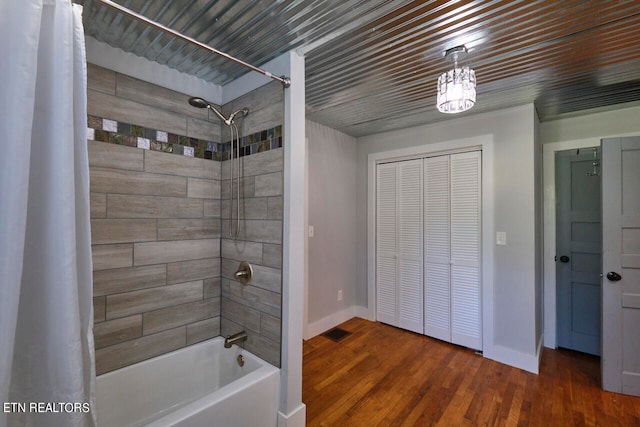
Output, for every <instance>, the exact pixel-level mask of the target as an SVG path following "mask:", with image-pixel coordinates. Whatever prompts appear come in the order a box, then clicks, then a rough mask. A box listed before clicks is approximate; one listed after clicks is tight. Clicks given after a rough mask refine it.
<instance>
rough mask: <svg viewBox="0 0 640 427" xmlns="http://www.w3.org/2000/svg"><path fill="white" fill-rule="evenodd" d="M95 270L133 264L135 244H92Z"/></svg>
mask: <svg viewBox="0 0 640 427" xmlns="http://www.w3.org/2000/svg"><path fill="white" fill-rule="evenodd" d="M91 255H92V256H91V258H92V260H93V271H96V270H106V269H110V268H122V267H131V266H133V245H132V244H117V245H92V246H91Z"/></svg>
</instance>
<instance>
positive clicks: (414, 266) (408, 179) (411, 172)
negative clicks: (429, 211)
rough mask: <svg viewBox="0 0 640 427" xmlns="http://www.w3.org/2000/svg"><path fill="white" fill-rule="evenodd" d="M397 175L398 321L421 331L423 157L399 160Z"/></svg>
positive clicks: (416, 330) (422, 324) (402, 325)
mask: <svg viewBox="0 0 640 427" xmlns="http://www.w3.org/2000/svg"><path fill="white" fill-rule="evenodd" d="M398 176H399V186H398V208H399V210H398V317H399V319H398V320H399V326H400V327H401V328H404V329H407V330H410V331H413V332H418V333H420V334H422V333H423V332H424V323H423V306H422V301H423V299H422V298H423V297H422V295H423V280H422V258H423V253H422V193H423V191H422V160H420V159H418V160H411V161H405V162H400V163H398Z"/></svg>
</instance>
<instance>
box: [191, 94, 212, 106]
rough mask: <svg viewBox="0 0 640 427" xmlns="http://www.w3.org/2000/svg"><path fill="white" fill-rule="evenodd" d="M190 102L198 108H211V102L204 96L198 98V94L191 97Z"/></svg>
mask: <svg viewBox="0 0 640 427" xmlns="http://www.w3.org/2000/svg"><path fill="white" fill-rule="evenodd" d="M189 104H191V106H192V107H196V108H211V104H209V103H208V102H207V101H205V100H204V99H202V98H198V97H197V96H193V97H191V98H189Z"/></svg>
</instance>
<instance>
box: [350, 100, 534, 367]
mask: <svg viewBox="0 0 640 427" xmlns="http://www.w3.org/2000/svg"><path fill="white" fill-rule="evenodd" d="M536 123H537V116H536V113H535V109H534V107H533V105H525V106H521V107H516V108H510V109H505V110H500V111H495V112H492V113H487V114H478V115H472V116H467V117H461V118H459V119H453V120H449V121H446V122H441V123H436V124H433V125H428V126H420V127H415V128H410V129H403V130H400V131H394V132H388V133H384V134H379V135H373V136H368V137H363V138H359V139H358V151H357V178H356V180H357V181H356V188H357V196H356V197H357V203H356V204H357V208H356V209H357V211H356V214H357V254H358V259H357V288H356V304H358V305H361V306H366V305H367V156H368V155H369V154H371V153H379V152H383V151H388V150H392V149H399V148H405V147H413V146H420V145H426V144H430V143H436V142H446V141H452V140H456V139H463V138H470V137H473V136H480V135H488V134H490V135H492V136H493V140H494V170H493V178H494V189H493V192H494V194H493V196H494V217H493V218H485V219H484V220H485V221H487V220H488V221H494V224H495V230H496V231H505V232H507V246H494V247H493V249H494V260H495V261H494V262H495V266H494V344H495V345H497V346H501V347H504V348H506V349H508V350H512V351H514V352H517V353H521V354H524V355H527V356H535V355H536V346H537V343H538V342H539V340H540V335H541V331H538V330H537V327H536V325H537V324H538V323H539V322H540V320H539V319H538V317H539V316H540V313H539V311H538V309H537V308H536V306H537V305H538V303H537V302H536V295H537V294H538V293H540V289H541V283H540V280H541V273H540V269H541V265H542V264H541V262H540V260H539V257H540V253H539V251H538V250H537V249H536V248H537V244H536V233H541V232H542V230H537V229H536V227H539V221H537V219H536V217H537V214H536V211H537V210H539V209H541V205H540V201H539V199H538V196H537V193H538V192H539V191H540V190H539V188H537V187H539V180H537V179H536V176H537V174H536V172H535V168H536V160H535V159H536V158H537V154H536V150H537V148H536V147H537V144H536V141H535V138H536V132H535V127H536Z"/></svg>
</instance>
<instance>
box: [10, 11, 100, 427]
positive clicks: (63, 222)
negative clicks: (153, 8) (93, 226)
mask: <svg viewBox="0 0 640 427" xmlns="http://www.w3.org/2000/svg"><path fill="white" fill-rule="evenodd" d="M86 103H87V95H86V59H85V47H84V34H83V29H82V8H81V7H80V6H78V5H72V4H71V1H70V0H0V147H1V150H0V404H1V405H2V410H0V427H4V426H5V425H9V426H13V425H20V426H22V425H27V426H56V427H57V426H92V425H95V411H94V407H95V397H94V396H95V392H94V387H95V367H94V350H93V330H92V329H93V319H92V317H93V308H92V276H91V246H90V243H91V242H90V224H89V166H88V159H87V144H86V120H87V115H86Z"/></svg>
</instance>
